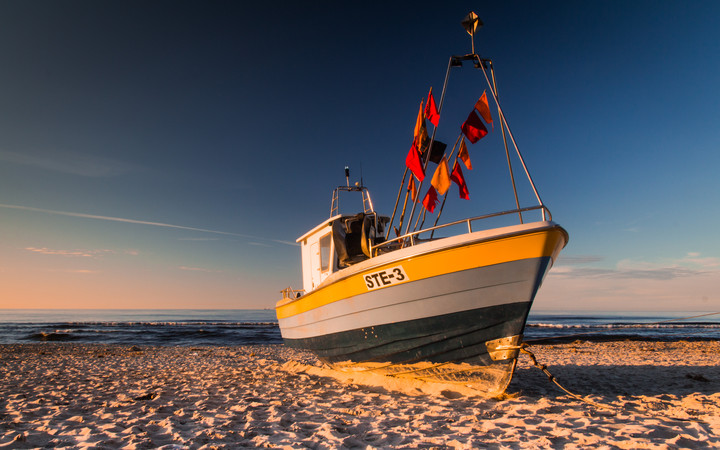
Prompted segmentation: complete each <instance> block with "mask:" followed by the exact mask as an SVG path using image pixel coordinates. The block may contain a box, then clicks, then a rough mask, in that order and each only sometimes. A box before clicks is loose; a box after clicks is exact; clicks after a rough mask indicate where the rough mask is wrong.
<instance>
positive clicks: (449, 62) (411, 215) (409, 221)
mask: <svg viewBox="0 0 720 450" xmlns="http://www.w3.org/2000/svg"><path fill="white" fill-rule="evenodd" d="M454 60H455V58H454V57H453V56H451V57H450V61H448V67H447V70H446V71H445V82H444V83H443V90H442V94H440V104H439V105H438V114H440V115H442V108H443V103H444V102H445V91H446V90H447V84H448V79H449V78H450V68H452V66H453V61H454ZM438 124H439V122H438ZM437 129H438V127H434V129H433V133H432V137H431V138H430V143H429V144H428V153H427V157H426V158H425V164H424V165H423V171H426V170H427V165H428V162H429V161H430V152H431V151H432V145H433V142H435V133H437ZM426 178H427V177H426ZM424 181H425V179H423V180H422V181H420V185H419V186H418V193H420V192H422V185H423V182H424ZM416 205H417V204H416V203H415V202H413V207H412V209H411V210H410V218H409V219H408V224H407V228H405V233H404V234H408V233H409V232H410V225H411V224H412V219H413V217H414V216H415V206H416ZM413 231H415V230H413Z"/></svg>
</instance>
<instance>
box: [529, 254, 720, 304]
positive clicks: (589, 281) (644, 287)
mask: <svg viewBox="0 0 720 450" xmlns="http://www.w3.org/2000/svg"><path fill="white" fill-rule="evenodd" d="M560 262H561V260H558V265H557V266H554V267H553V268H552V270H551V271H550V273H549V274H548V276H547V278H546V279H545V282H544V283H543V287H542V289H540V292H539V293H538V297H537V299H536V305H535V307H536V308H537V309H539V310H541V309H553V310H558V309H559V310H568V311H570V310H586V311H607V310H617V311H633V310H634V311H710V310H712V311H715V310H717V305H718V304H720V293H719V292H718V290H717V286H719V285H720V259H718V258H714V257H703V256H702V255H701V254H699V253H695V252H693V253H687V254H686V255H685V256H682V257H680V258H672V259H664V260H661V261H653V262H648V261H638V260H629V259H628V260H622V261H619V262H618V263H617V264H616V266H615V267H611V268H603V267H578V266H574V265H572V264H560Z"/></svg>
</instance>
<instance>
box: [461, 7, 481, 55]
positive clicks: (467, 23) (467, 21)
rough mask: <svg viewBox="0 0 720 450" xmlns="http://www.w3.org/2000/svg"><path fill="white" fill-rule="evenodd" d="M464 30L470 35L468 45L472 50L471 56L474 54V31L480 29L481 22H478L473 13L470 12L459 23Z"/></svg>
mask: <svg viewBox="0 0 720 450" xmlns="http://www.w3.org/2000/svg"><path fill="white" fill-rule="evenodd" d="M460 23H461V24H462V26H463V28H465V31H467V33H468V34H469V35H470V45H471V48H472V54H473V55H474V54H475V30H477V29H478V27H479V28H482V26H483V22H482V20H480V19H479V18H478V16H477V14H475V13H474V12H472V11H470V12H469V13H468V15H467V16H465V18H464V19H463V20H462V22H460Z"/></svg>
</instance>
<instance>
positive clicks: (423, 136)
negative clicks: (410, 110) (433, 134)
mask: <svg viewBox="0 0 720 450" xmlns="http://www.w3.org/2000/svg"><path fill="white" fill-rule="evenodd" d="M413 139H415V142H416V143H417V148H418V149H420V150H421V151H422V148H423V146H424V145H425V143H426V142H427V141H428V140H429V139H430V138H429V137H428V133H427V127H426V126H425V115H424V114H423V102H422V101H421V102H420V111H418V116H417V120H415V130H414V131H413Z"/></svg>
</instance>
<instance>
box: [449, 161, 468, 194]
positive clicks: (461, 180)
mask: <svg viewBox="0 0 720 450" xmlns="http://www.w3.org/2000/svg"><path fill="white" fill-rule="evenodd" d="M450 179H451V180H453V181H454V182H455V183H456V184H457V185H458V188H459V189H460V198H462V199H464V200H470V192H469V191H468V188H467V183H465V177H464V176H463V173H462V169H461V168H460V164H458V163H457V161H456V162H455V165H454V166H453V171H452V173H451V174H450Z"/></svg>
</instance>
